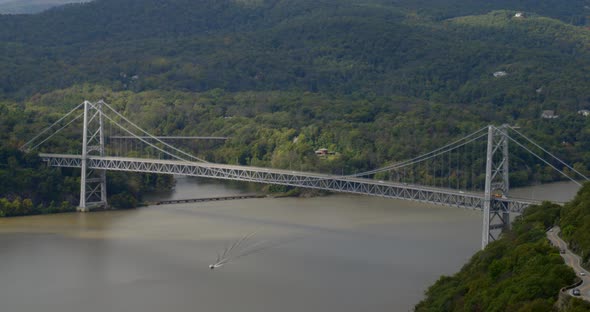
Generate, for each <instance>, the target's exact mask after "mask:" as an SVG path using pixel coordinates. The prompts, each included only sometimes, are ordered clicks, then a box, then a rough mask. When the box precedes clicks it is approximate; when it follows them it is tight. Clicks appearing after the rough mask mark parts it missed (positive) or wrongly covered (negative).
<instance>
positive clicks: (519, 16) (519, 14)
mask: <svg viewBox="0 0 590 312" xmlns="http://www.w3.org/2000/svg"><path fill="white" fill-rule="evenodd" d="M514 17H516V18H525V17H526V16H525V15H524V13H522V12H516V14H514Z"/></svg>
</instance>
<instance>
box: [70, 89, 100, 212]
mask: <svg viewBox="0 0 590 312" xmlns="http://www.w3.org/2000/svg"><path fill="white" fill-rule="evenodd" d="M103 103H104V102H103V101H102V100H100V101H98V102H96V103H91V102H89V101H84V126H83V130H82V131H83V132H82V162H81V164H82V172H81V178H80V206H79V207H78V209H77V210H78V211H81V212H87V211H89V210H90V208H92V207H101V206H102V207H106V206H107V184H106V170H95V169H89V168H88V167H87V158H88V156H92V155H95V156H104V155H105V150H104V143H105V141H104V131H103V128H104V123H103V115H102V106H103Z"/></svg>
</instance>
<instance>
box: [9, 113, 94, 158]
mask: <svg viewBox="0 0 590 312" xmlns="http://www.w3.org/2000/svg"><path fill="white" fill-rule="evenodd" d="M82 105H84V102H82V103H80V104H78V106H76V107H75V108H74V109H72V110H70V111H69V112H68V113H67V114H65V115H63V116H62V117H61V118H60V119H58V120H57V121H56V122H54V123H52V124H51V125H50V126H49V127H47V128H45V129H43V131H41V132H39V134H37V135H36V136H35V137H34V138H32V139H30V140H29V141H28V142H27V143H25V144H23V145H22V146H21V150H23V151H30V150H33V149H35V148H36V147H37V146H39V144H37V145H36V146H35V147H34V148H27V145H29V144H32V143H33V141H35V140H36V139H37V138H39V137H40V136H41V135H43V134H44V133H45V132H47V131H49V129H51V128H52V127H53V126H55V125H56V124H57V123H59V122H61V121H62V120H64V119H65V118H66V117H68V116H69V115H70V114H71V113H73V112H74V111H75V110H77V109H78V108H80V107H81V106H82ZM76 118H79V117H76ZM70 123H71V122H70ZM70 123H68V125H69V124H70ZM63 128H64V127H61V128H60V129H59V130H57V132H59V131H61V130H62V129H63ZM54 134H55V133H54ZM51 136H53V135H51ZM51 136H50V137H51ZM45 141H47V140H44V141H43V142H45Z"/></svg>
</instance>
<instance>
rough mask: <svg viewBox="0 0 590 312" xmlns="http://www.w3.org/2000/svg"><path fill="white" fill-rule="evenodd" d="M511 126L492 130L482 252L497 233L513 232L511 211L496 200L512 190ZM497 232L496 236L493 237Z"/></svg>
mask: <svg viewBox="0 0 590 312" xmlns="http://www.w3.org/2000/svg"><path fill="white" fill-rule="evenodd" d="M507 129H508V125H506V124H504V125H502V126H501V127H494V126H488V145H487V153H486V181H485V193H484V202H483V233H482V236H481V248H482V249H484V248H485V247H486V246H487V244H488V243H489V242H490V239H491V240H496V238H497V237H498V236H499V233H498V231H497V230H500V231H501V230H508V229H509V228H510V211H509V210H508V207H507V206H506V205H503V204H502V203H501V202H500V201H498V200H495V199H496V198H506V197H507V196H508V190H509V188H510V182H509V178H508V140H509V139H508V134H507V133H506V131H507ZM492 232H494V233H492Z"/></svg>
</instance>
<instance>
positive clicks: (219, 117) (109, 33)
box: [0, 0, 590, 186]
mask: <svg viewBox="0 0 590 312" xmlns="http://www.w3.org/2000/svg"><path fill="white" fill-rule="evenodd" d="M446 3H449V5H446ZM586 5H587V4H585V3H584V2H583V1H568V2H566V3H564V2H563V1H553V0H552V1H493V2H489V1H483V0H478V1H476V0H453V1H451V2H445V1H439V0H421V1H405V0H399V1H384V0H338V1H337V0H319V1H311V0H215V1H213V0H196V1H195V0H97V1H93V2H90V3H86V4H69V5H65V6H62V7H57V8H53V9H50V10H48V11H46V12H43V13H40V14H35V15H4V16H0V108H4V109H6V111H9V112H11V113H10V114H12V112H21V113H22V114H24V115H25V116H27V118H26V119H23V118H17V117H14V116H7V117H6V118H7V120H10V127H8V128H9V129H8V130H7V131H8V132H7V133H6V141H3V142H2V143H3V145H10V146H11V147H13V148H14V147H17V146H19V144H22V143H23V142H24V141H25V140H26V139H28V138H31V137H32V136H34V134H35V133H37V132H38V131H39V130H40V129H42V128H43V127H44V126H45V125H47V124H50V123H51V122H52V121H55V120H56V119H57V118H59V116H60V115H59V114H60V113H63V112H65V111H68V110H69V108H71V107H74V106H75V105H76V104H78V103H80V102H81V101H82V100H84V99H89V100H97V99H100V98H103V99H105V100H106V101H107V102H110V103H112V104H113V105H115V106H116V107H117V109H119V110H121V111H122V112H123V113H125V114H126V115H128V116H131V115H133V119H134V121H136V122H138V123H139V124H140V125H142V126H143V127H145V128H146V129H148V130H150V131H152V132H154V133H155V134H162V135H175V134H183V135H220V136H229V137H230V139H229V140H228V141H227V142H226V143H225V144H204V145H201V146H199V149H198V151H197V153H199V154H200V156H202V157H205V158H207V159H209V160H211V161H217V162H224V163H239V164H244V165H259V166H275V167H281V168H288V167H292V168H297V169H301V170H315V171H323V172H337V173H352V172H356V171H361V170H366V169H372V168H375V167H378V166H381V165H383V164H387V163H391V162H394V161H399V160H401V159H405V158H407V157H410V156H413V155H416V154H418V153H420V152H425V151H428V150H431V149H433V148H436V147H438V146H441V145H444V144H446V143H448V142H449V141H450V140H452V139H453V138H457V137H460V136H462V135H465V134H467V133H469V132H470V131H473V130H475V129H479V128H481V127H482V126H484V125H486V124H489V123H494V124H502V123H509V124H512V125H516V126H520V127H521V129H522V131H523V132H524V133H526V134H527V135H530V136H531V137H532V138H533V139H535V140H538V141H539V142H540V143H542V144H543V146H546V147H550V150H551V151H552V152H553V153H555V154H556V155H557V156H559V157H562V158H564V159H565V160H567V161H568V162H569V163H572V164H575V168H576V169H578V170H580V171H582V172H585V173H587V172H588V170H589V169H590V146H589V144H590V118H588V117H584V116H582V115H580V114H578V113H577V112H578V111H579V110H582V109H589V108H590V76H589V75H588V74H587V73H588V72H589V71H590V49H589V47H590V30H588V29H587V27H586V26H585V25H586V24H587V21H586V19H585V18H584V17H583V16H584V15H585V14H584V12H585V11H584V10H586V8H585V6H586ZM516 12H523V13H524V16H523V17H516V16H515V14H516ZM497 72H502V73H504V74H503V75H500V76H495V75H494V73H497ZM543 110H554V111H555V113H556V115H558V116H559V118H556V119H541V118H540V116H541V112H542V111H543ZM0 126H2V127H7V126H6V125H0ZM322 147H325V148H329V149H330V150H332V151H334V152H336V153H337V157H331V158H329V159H318V158H317V157H315V155H314V153H313V152H314V150H316V149H318V148H322ZM516 154H517V155H516V157H515V160H519V161H520V162H519V163H518V164H516V165H515V166H513V168H514V172H513V178H514V182H513V183H512V185H514V186H516V185H522V184H528V183H533V182H544V181H551V180H555V179H558V178H559V177H558V175H556V174H555V173H552V172H551V171H550V170H544V169H545V168H543V166H544V165H542V164H537V163H534V162H530V160H529V159H528V158H526V156H524V155H518V152H516Z"/></svg>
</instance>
